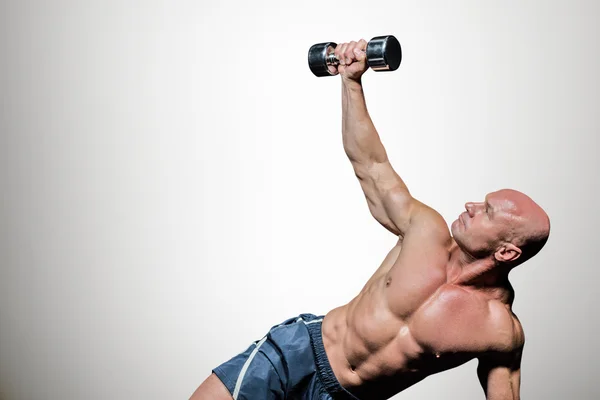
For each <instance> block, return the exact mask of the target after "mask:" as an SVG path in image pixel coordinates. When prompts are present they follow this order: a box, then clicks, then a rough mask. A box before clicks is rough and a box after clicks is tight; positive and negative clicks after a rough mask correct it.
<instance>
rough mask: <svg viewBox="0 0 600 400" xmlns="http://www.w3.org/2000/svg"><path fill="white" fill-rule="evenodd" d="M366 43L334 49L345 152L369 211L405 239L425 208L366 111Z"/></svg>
mask: <svg viewBox="0 0 600 400" xmlns="http://www.w3.org/2000/svg"><path fill="white" fill-rule="evenodd" d="M366 46H367V42H366V41H365V40H360V41H359V42H358V43H357V42H350V43H342V44H340V45H338V46H337V48H336V49H335V54H336V56H337V58H338V59H339V60H340V66H339V67H338V71H339V73H340V75H341V76H342V136H343V143H344V150H345V151H346V154H347V155H348V158H349V159H350V162H351V163H352V167H353V168H354V172H355V174H356V176H357V178H358V180H359V181H360V185H361V187H362V189H363V192H364V194H365V197H366V199H367V203H368V205H369V210H370V211H371V214H372V215H373V217H375V219H376V220H377V221H379V223H381V224H382V225H383V226H384V227H386V228H387V229H388V230H389V231H391V232H393V233H394V234H396V235H400V236H403V235H404V233H405V232H406V230H407V229H408V226H409V225H410V222H411V218H412V216H413V215H414V214H415V212H418V210H419V209H420V208H422V204H421V203H419V202H417V201H415V200H414V199H413V197H412V196H411V194H410V192H409V191H408V188H407V187H406V185H405V184H404V182H403V181H402V179H401V178H400V176H398V174H397V173H396V172H395V171H394V169H393V168H392V165H391V164H390V162H389V160H388V158H387V154H386V151H385V148H384V147H383V144H382V143H381V140H380V138H379V134H378V133H377V130H376V129H375V126H374V125H373V121H372V120H371V117H370V116H369V112H368V111H367V106H366V102H365V97H364V92H363V87H362V81H361V77H362V75H363V74H364V72H365V71H366V69H367V65H366V61H365V58H366V56H365V49H366Z"/></svg>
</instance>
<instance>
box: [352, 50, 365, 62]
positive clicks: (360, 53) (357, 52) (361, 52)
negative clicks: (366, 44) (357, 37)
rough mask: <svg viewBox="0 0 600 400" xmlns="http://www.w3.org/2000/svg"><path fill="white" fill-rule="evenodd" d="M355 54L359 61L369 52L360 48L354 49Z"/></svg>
mask: <svg viewBox="0 0 600 400" xmlns="http://www.w3.org/2000/svg"><path fill="white" fill-rule="evenodd" d="M354 55H355V56H356V60H357V61H363V60H364V59H365V58H366V57H367V53H366V52H365V51H364V50H360V49H354Z"/></svg>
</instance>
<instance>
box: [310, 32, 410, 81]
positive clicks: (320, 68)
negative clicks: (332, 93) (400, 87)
mask: <svg viewBox="0 0 600 400" xmlns="http://www.w3.org/2000/svg"><path fill="white" fill-rule="evenodd" d="M336 47H337V43H333V42H325V43H318V44H315V45H313V46H311V48H310V49H309V50H308V66H309V67H310V70H311V71H312V73H313V74H315V75H316V76H318V77H322V76H333V75H337V72H334V73H332V72H331V71H329V68H328V67H329V66H335V67H336V66H338V65H339V63H340V61H339V60H338V59H337V58H336V56H335V54H334V50H335V48H336ZM400 61H402V49H401V48H400V42H398V39H396V38H395V37H394V36H392V35H388V36H377V37H374V38H373V39H371V40H370V41H369V43H367V65H368V66H369V67H370V68H371V69H373V70H374V71H395V70H397V69H398V67H399V66H400Z"/></svg>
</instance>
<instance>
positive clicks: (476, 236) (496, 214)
mask: <svg viewBox="0 0 600 400" xmlns="http://www.w3.org/2000/svg"><path fill="white" fill-rule="evenodd" d="M516 193H518V192H514V191H499V192H494V193H490V194H488V195H487V196H486V197H485V199H484V200H483V201H481V202H469V203H466V204H465V211H464V212H463V213H462V214H460V215H459V217H458V219H457V220H456V221H454V222H453V223H452V226H451V230H452V235H453V236H454V239H455V240H456V242H457V243H458V245H459V246H460V247H461V248H463V249H464V250H465V251H467V252H468V253H469V254H472V255H474V256H476V257H481V256H486V255H489V254H491V253H493V252H494V251H495V250H496V249H497V247H498V246H499V245H500V243H502V242H503V241H504V240H507V238H508V237H509V236H510V234H511V233H512V232H514V230H515V228H516V226H517V225H518V222H519V221H518V220H519V217H518V215H519V213H520V210H519V201H518V200H519V199H518V198H517V197H518V196H517V195H516Z"/></svg>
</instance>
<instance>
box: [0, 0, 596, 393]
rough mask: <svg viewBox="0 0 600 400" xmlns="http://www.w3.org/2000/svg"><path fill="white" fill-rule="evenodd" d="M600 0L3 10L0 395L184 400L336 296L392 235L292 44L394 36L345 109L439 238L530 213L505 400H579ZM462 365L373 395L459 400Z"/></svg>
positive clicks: (590, 306) (591, 289) (592, 368)
mask: <svg viewBox="0 0 600 400" xmlns="http://www.w3.org/2000/svg"><path fill="white" fill-rule="evenodd" d="M599 16H600V3H598V2H593V1H542V0H536V1H533V0H532V1H504V2H492V1H474V0H471V1H468V0H461V1H454V2H446V1H441V0H438V1H422V2H416V1H411V2H408V1H407V2H400V1H389V0H381V1H379V2H374V3H369V4H367V3H365V2H357V1H350V2H346V3H334V2H314V1H304V2H287V1H275V0H264V1H254V2H245V1H241V0H236V1H234V2H231V1H230V2H202V1H158V0H146V1H138V2H131V1H126V2H122V1H102V2H101V1H95V2H93V1H54V2H46V1H42V0H29V1H12V2H10V1H4V2H2V3H0V51H1V53H0V57H1V63H0V72H1V73H0V93H1V95H0V101H1V107H0V132H1V135H0V188H1V196H0V399H2V400H17V399H26V400H37V399H103V400H104V399H128V400H129V399H187V398H188V397H189V396H190V395H191V393H192V392H193V391H194V390H195V389H196V387H197V386H198V385H199V384H200V383H201V382H202V381H203V380H204V379H205V378H206V377H207V376H208V375H209V373H210V371H211V368H213V367H214V366H216V365H217V364H219V363H221V362H223V361H225V360H227V359H228V358H230V357H231V356H233V355H234V354H236V353H238V352H240V351H241V350H243V349H245V348H246V347H247V346H248V345H249V343H250V342H251V341H253V340H256V339H259V338H260V337H262V335H263V334H264V333H265V332H266V330H267V329H268V328H270V327H271V326H272V325H274V324H276V323H279V322H281V321H282V320H284V319H286V318H288V317H291V316H294V315H297V314H299V313H302V312H310V313H315V314H324V313H326V312H327V311H328V310H330V309H331V308H333V307H336V306H338V305H341V304H343V303H346V302H347V301H349V300H350V299H351V298H352V297H353V296H355V295H356V294H357V293H358V291H359V290H360V288H361V287H362V286H363V284H364V283H365V282H366V280H367V279H368V277H369V276H370V275H371V273H372V272H373V271H374V270H375V269H376V267H377V266H378V265H379V263H380V261H381V260H382V259H383V257H384V255H385V253H386V252H387V251H388V250H389V248H390V247H391V246H392V245H393V243H394V242H395V237H394V236H392V235H390V234H389V233H388V232H387V231H386V230H385V229H384V228H382V227H380V226H379V225H378V224H377V222H375V220H373V219H372V217H371V216H370V214H369V212H368V209H367V205H366V202H365V200H364V197H363V195H362V192H361V191H360V187H359V185H358V183H357V181H356V178H355V177H354V175H353V172H352V169H351V166H350V164H349V162H348V161H347V159H346V158H345V155H344V152H343V150H342V143H341V133H340V127H341V119H340V118H341V104H340V103H341V102H340V82H339V78H337V77H336V78H316V77H314V76H312V74H311V73H310V71H309V70H308V66H307V62H306V56H307V51H308V48H309V47H310V46H311V45H312V44H314V43H318V42H323V41H335V42H344V41H349V40H357V39H360V38H365V39H367V40H368V39H370V38H372V37H373V36H378V35H385V34H393V35H395V36H396V37H397V38H398V39H399V40H400V42H401V44H402V46H403V51H404V59H403V62H402V65H401V66H400V69H399V70H398V71H396V72H393V73H374V72H372V71H369V72H368V73H367V74H366V75H365V77H364V85H365V91H366V96H367V102H368V105H369V109H370V111H371V114H372V117H373V119H374V121H375V124H376V126H377V128H378V130H379V132H380V134H381V136H382V139H383V141H384V144H385V145H386V148H387V150H388V154H389V156H390V159H391V160H392V163H393V165H394V167H395V168H396V170H397V171H398V172H399V173H400V175H401V176H402V177H403V178H404V179H405V181H406V183H407V184H408V186H409V188H410V189H411V192H412V193H413V195H415V196H416V197H417V198H418V199H420V200H421V201H424V202H425V203H427V204H430V205H431V206H433V207H434V208H436V209H437V210H439V211H440V212H441V213H442V215H443V216H444V217H446V218H447V220H448V222H449V223H450V222H451V221H452V220H454V218H456V216H457V215H458V214H459V213H460V212H461V211H462V207H463V205H464V203H465V201H468V200H481V199H483V197H484V196H485V194H486V193H488V192H490V191H493V190H497V189H500V188H505V187H509V188H514V189H517V190H521V191H524V192H525V193H527V194H529V195H531V196H532V197H533V198H534V199H535V200H536V201H537V202H538V203H539V204H540V205H542V207H544V208H545V209H546V210H547V212H548V214H549V215H550V218H551V222H552V233H551V237H550V241H549V242H548V245H547V247H546V248H545V249H544V250H543V252H542V253H540V255H538V256H537V257H536V258H534V259H533V260H531V261H529V262H528V263H526V264H525V265H523V266H522V267H520V268H519V269H518V270H516V271H515V272H514V273H513V274H512V280H513V284H514V286H515V289H516V292H517V298H516V302H515V307H514V308H515V311H516V313H517V314H518V315H519V317H520V319H521V321H522V323H523V325H524V327H525V332H526V337H527V344H526V349H525V355H524V360H523V378H522V379H523V381H522V395H523V398H525V399H567V398H570V399H578V400H585V399H595V398H598V397H599V396H600V389H599V388H598V386H597V384H596V379H597V371H598V368H599V364H598V355H599V349H600V347H599V345H598V341H597V338H596V336H595V332H596V331H597V327H598V322H600V321H599V319H600V318H599V313H598V311H597V307H596V305H595V300H596V295H595V293H596V288H597V283H596V281H597V280H598V278H599V276H598V273H597V272H596V271H597V267H598V266H597V262H596V251H597V245H596V243H595V242H596V237H597V235H596V232H597V228H596V226H597V225H598V224H599V223H600V220H599V213H598V208H597V204H596V203H597V199H598V186H599V179H598V171H599V166H600V165H599V162H598V160H597V157H596V153H597V151H598V150H599V149H600V146H599V139H598V129H599V128H600V117H599V115H600V114H599V113H598V106H599V105H600V101H599V93H600V79H599V75H598V71H599V70H600V58H599V53H600V51H599V47H598V37H599V35H600V28H599V25H598V23H597V21H598V17H599ZM475 368H476V363H475V362H471V363H469V364H467V365H465V366H463V367H461V368H458V369H455V370H452V371H449V372H446V373H443V374H440V375H436V376H433V377H431V378H428V379H427V380H425V381H423V382H421V383H419V384H418V385H416V386H414V387H412V388H410V389H408V390H406V391H405V392H403V393H401V394H400V395H398V396H396V397H395V399H438V398H444V399H482V398H483V392H482V390H481V388H480V387H479V384H478V382H477V378H476V375H475Z"/></svg>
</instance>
